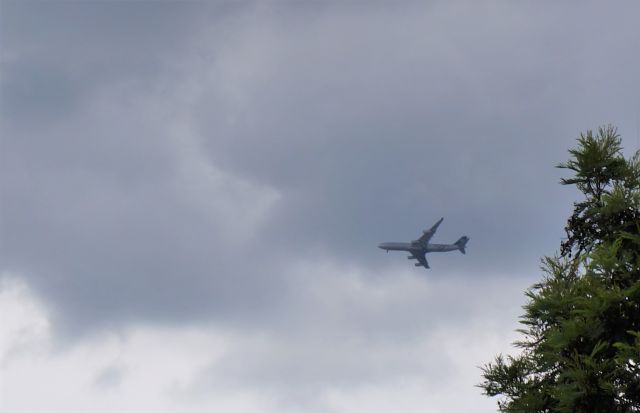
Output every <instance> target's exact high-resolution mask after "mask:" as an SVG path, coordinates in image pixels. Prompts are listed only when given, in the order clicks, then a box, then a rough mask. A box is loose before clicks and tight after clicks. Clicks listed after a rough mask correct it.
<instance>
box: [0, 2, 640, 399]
mask: <svg viewBox="0 0 640 413" xmlns="http://www.w3.org/2000/svg"><path fill="white" fill-rule="evenodd" d="M637 7H638V6H636V5H635V3H626V4H625V3H620V4H618V5H617V6H611V5H608V6H607V7H604V6H603V7H600V6H599V5H597V4H596V3H592V4H590V5H587V6H581V7H580V8H577V7H574V6H569V5H562V6H558V5H554V6H548V8H545V9H539V8H538V7H533V6H528V5H522V4H519V5H516V4H508V5H506V4H503V3H493V4H481V5H480V4H475V3H468V4H465V3H459V4H455V5H452V4H450V3H444V2H441V3H439V2H435V3H430V4H429V5H423V4H419V3H406V4H404V5H403V6H400V7H391V6H389V5H384V4H378V5H376V6H367V7H364V6H363V5H355V4H352V5H348V6H346V5H338V4H333V5H313V6H303V5H297V4H296V5H294V4H293V3H278V2H274V3H269V4H264V3H260V4H253V3H228V4H226V5H224V6H220V5H216V4H208V3H195V2H193V3H191V2H190V3H183V2H173V3H172V2H168V3H167V2H162V3H156V2H154V3H147V2H133V3H131V2H115V3H114V2H108V3H107V2H104V3H77V2H52V3H44V2H37V3H35V2H34V3H28V4H21V3H18V2H8V3H7V5H5V4H3V13H2V23H3V24H2V38H3V52H4V53H3V61H2V65H3V67H2V99H3V111H2V117H3V125H2V135H3V142H2V146H3V161H2V166H1V168H2V170H1V174H2V178H1V184H2V187H1V191H2V227H3V230H2V232H3V248H2V250H3V251H2V254H3V267H4V270H5V271H6V272H7V273H12V274H17V275H18V276H20V277H22V278H24V279H25V280H27V282H28V283H29V285H30V286H31V287H32V288H33V289H34V291H35V292H36V293H37V294H38V295H39V297H40V298H41V299H43V300H44V302H45V303H46V304H47V305H48V307H49V309H50V310H51V311H52V312H53V314H54V315H55V326H56V328H57V329H58V330H57V331H58V332H59V334H60V335H63V336H64V334H63V333H68V334H71V335H72V336H73V335H74V334H80V333H87V332H89V331H95V330H98V329H102V328H114V327H121V326H122V325H127V324H145V323H157V324H181V325H183V324H202V325H208V324H207V323H210V322H213V323H214V324H216V325H225V326H226V327H227V328H230V329H237V330H238V331H241V332H242V333H246V334H248V337H250V338H249V339H246V341H241V342H240V345H239V347H238V350H237V351H236V352H231V353H229V354H227V355H226V358H224V359H222V360H219V361H217V362H215V363H213V364H212V365H211V366H210V368H209V369H208V370H206V371H204V372H203V374H202V377H201V383H204V384H201V385H203V386H205V387H206V386H210V385H212V383H213V384H214V385H217V384H219V382H217V381H216V380H220V377H219V376H217V373H216V372H218V371H220V369H223V370H224V371H226V372H228V374H227V376H226V379H225V380H224V382H225V383H227V384H228V383H232V384H233V383H241V384H242V385H243V386H244V385H247V386H259V385H260V384H261V383H270V384H273V388H274V389H276V390H274V391H276V392H278V393H279V394H281V395H282V394H284V395H288V396H290V397H300V398H302V399H307V397H306V396H305V395H306V394H307V392H308V391H311V392H314V391H317V390H318V389H325V388H326V387H327V386H329V387H330V386H342V387H348V386H349V385H353V386H356V387H357V385H358V383H364V382H367V381H368V380H374V381H375V380H376V378H379V377H381V376H384V375H386V374H391V375H395V376H396V377H398V378H401V377H403V376H411V375H415V374H418V375H419V374H425V375H428V374H440V373H433V371H435V370H438V371H442V374H443V375H446V371H447V366H450V363H449V364H447V363H444V365H439V364H438V363H437V360H432V361H433V364H432V365H429V366H425V365H419V366H418V367H417V368H416V367H415V366H413V365H412V360H413V359H414V358H415V356H416V355H415V354H414V353H411V352H409V353H408V354H405V355H400V354H398V353H394V352H393V351H391V350H389V349H393V348H394V347H393V343H394V342H396V341H397V340H407V341H408V342H411V340H419V339H421V338H424V337H429V334H430V332H432V331H436V330H437V328H439V327H442V326H443V325H446V324H450V325H452V326H460V328H467V327H469V328H470V326H473V325H474V321H475V319H474V315H475V314H478V313H482V314H489V316H483V318H482V320H487V319H491V318H492V317H493V316H494V315H495V316H496V317H498V315H499V314H500V310H504V308H505V307H501V306H507V305H508V306H509V307H508V308H510V309H512V308H514V307H517V305H518V304H514V302H513V301H511V300H512V299H511V298H505V297H503V293H504V289H505V288H507V287H504V285H506V284H505V283H506V281H505V277H507V276H511V277H513V279H515V280H514V281H512V282H513V283H515V284H517V285H522V288H525V287H526V286H527V285H528V284H530V283H532V282H533V281H535V280H536V278H537V276H538V275H537V274H538V270H537V267H538V259H539V257H540V256H541V255H543V254H551V253H553V252H554V249H555V248H557V245H559V241H560V240H559V238H560V237H561V236H562V235H563V233H562V226H563V224H564V220H565V217H566V216H567V215H568V213H569V211H570V208H571V201H572V200H573V199H574V197H575V196H576V194H575V193H574V192H573V191H571V190H569V189H567V188H561V187H560V186H559V185H558V184H557V181H558V178H559V176H560V172H559V171H557V170H555V169H554V168H553V166H554V165H555V164H557V163H558V162H561V161H564V160H565V159H566V157H567V152H566V150H567V149H568V148H569V147H571V146H572V145H573V144H574V138H575V137H576V136H577V133H578V132H579V130H581V129H585V128H588V127H597V126H598V125H600V124H602V123H607V122H612V123H614V124H617V125H619V126H620V128H621V132H622V133H623V134H624V135H625V136H627V137H629V136H630V137H631V139H627V140H626V141H625V143H626V144H627V145H628V146H629V145H631V146H632V145H633V142H634V141H633V136H635V134H636V131H635V130H634V127H635V121H636V120H637V108H638V106H637V105H638V102H637V100H634V99H637V98H636V96H637V95H638V86H637V85H638V83H637V75H636V74H637V73H639V72H640V67H639V66H640V59H639V58H638V56H637V53H634V52H635V51H636V50H637V46H638V44H637V42H638V40H637V39H638V38H639V36H638V29H637V27H636V24H635V21H634V20H633V17H634V16H636V15H637V13H634V11H637ZM605 22H609V23H608V24H604V23H605ZM603 27H604V28H603ZM595 28H598V29H597V30H596V29H595ZM5 39H6V40H5ZM440 216H445V217H446V219H445V222H444V223H443V225H442V227H441V228H440V230H439V232H438V235H437V239H438V240H442V241H452V240H455V239H456V238H457V237H458V236H460V235H462V234H467V235H469V236H470V237H471V241H470V244H469V252H468V254H467V255H466V256H460V255H453V254H449V255H440V256H435V255H434V256H433V257H432V258H430V261H431V263H432V267H433V269H432V270H430V271H429V272H424V271H415V272H414V271H413V268H406V266H407V265H408V263H407V260H406V259H405V258H404V257H403V256H402V254H398V255H391V254H389V255H386V254H383V253H382V252H381V251H380V250H378V249H376V248H375V245H376V244H377V243H378V242H381V241H387V240H388V241H391V240H403V239H411V238H414V237H415V236H417V235H418V234H419V231H420V230H421V229H423V227H426V226H429V225H431V224H432V223H433V222H434V221H435V220H436V219H437V218H439V217H440ZM327 263H328V264H327ZM354 271H355V272H356V273H357V274H358V276H353V275H352V273H353V272H354ZM403 271H406V272H403ZM406 274H412V275H411V277H412V278H407V277H409V276H408V275H406ZM407 280H409V281H407ZM354 283H355V284H354ZM358 283H360V284H358ZM358 285H361V286H363V287H362V288H358ZM365 287H366V288H365ZM394 288H395V290H394ZM508 288H509V291H513V290H518V289H519V288H518V287H514V286H513V285H510V286H509V287H508ZM372 291H373V292H372ZM414 291H417V293H415V294H414V295H412V292H414ZM381 297H382V298H381ZM517 299H519V297H515V298H513V300H517ZM452 301H454V302H452ZM484 305H487V306H490V308H489V309H488V310H487V309H486V308H484V307H483V306H484ZM492 305H495V306H497V307H495V308H494V307H491V306H492ZM509 328H511V327H509ZM253 334H255V335H253ZM256 337H258V338H259V337H266V338H265V341H264V344H265V347H264V348H262V347H260V343H261V342H260V341H259V340H258V339H256ZM254 339H256V340H257V341H254ZM361 345H367V346H371V347H370V348H369V349H368V350H367V351H365V352H363V353H362V354H360V353H359V352H360V348H361ZM414 348H415V347H414ZM386 351H389V353H385V352H386ZM399 351H401V350H399ZM316 357H317V359H314V358H316ZM312 359H314V360H312ZM245 361H246V366H244V367H242V366H240V367H239V365H240V363H241V362H245ZM302 362H308V364H306V365H305V366H306V368H305V369H299V368H298V366H299V364H300V363H302ZM116 373H117V372H116ZM116 373H109V371H108V370H107V371H106V373H105V374H106V376H104V377H106V378H104V379H103V380H102V379H100V378H98V382H102V381H104V380H106V381H107V382H109V380H110V379H109V377H111V378H113V377H115V376H117V374H116ZM110 374H111V376H110ZM114 374H115V376H114ZM101 377H102V376H101ZM434 377H435V376H434ZM116 381H117V380H116ZM256 382H258V383H257V384H256ZM247 383H248V384H247ZM292 383H298V384H297V385H298V387H297V388H296V390H295V391H292V392H291V393H288V392H287V390H286V389H287V388H288V387H289V386H291V385H292ZM197 385H198V384H195V386H196V387H197ZM309 389H311V390H309Z"/></svg>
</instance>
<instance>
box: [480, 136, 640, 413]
mask: <svg viewBox="0 0 640 413" xmlns="http://www.w3.org/2000/svg"><path fill="white" fill-rule="evenodd" d="M569 153H570V154H571V158H570V160H569V161H568V162H567V163H565V164H561V165H559V167H560V168H565V169H567V170H569V171H572V172H573V175H574V176H573V177H572V178H568V179H563V180H562V183H563V184H565V185H575V186H576V187H577V188H578V189H579V190H580V191H581V192H582V193H583V194H584V197H585V199H584V200H583V201H581V202H576V203H575V204H574V207H575V208H574V211H573V214H572V216H571V217H570V218H569V220H568V222H567V226H566V228H565V231H566V233H567V239H566V241H564V242H562V244H561V246H560V254H559V256H554V257H545V258H544V259H543V262H542V270H543V271H544V274H545V275H544V278H543V279H542V281H541V282H540V283H537V284H535V285H533V286H532V287H531V288H529V289H528V290H527V291H526V293H525V295H526V297H527V298H528V302H527V304H526V305H525V306H524V307H523V309H524V311H525V313H524V315H523V316H521V320H520V323H521V324H522V325H523V328H522V329H520V330H518V331H519V332H520V333H522V334H523V339H522V340H521V341H518V342H516V343H515V345H516V346H517V347H519V348H520V352H519V354H518V355H515V356H507V357H504V356H502V355H499V356H497V357H496V359H495V361H494V362H492V363H489V364H487V365H485V366H484V367H483V368H482V376H483V378H484V380H483V381H482V383H481V384H480V385H479V387H481V388H483V389H484V393H485V394H487V395H488V396H499V399H498V408H499V410H500V411H501V412H548V413H555V412H571V413H586V412H603V413H604V412H606V413H617V412H625V413H628V412H640V151H638V152H636V154H635V156H633V157H632V158H630V159H625V158H624V156H623V155H622V152H621V140H620V137H619V135H618V134H617V132H616V129H615V128H613V127H611V126H608V127H604V128H600V129H599V130H598V132H597V134H594V133H593V132H592V131H588V132H587V133H585V134H581V135H580V138H579V139H578V145H577V148H576V149H572V150H570V151H569Z"/></svg>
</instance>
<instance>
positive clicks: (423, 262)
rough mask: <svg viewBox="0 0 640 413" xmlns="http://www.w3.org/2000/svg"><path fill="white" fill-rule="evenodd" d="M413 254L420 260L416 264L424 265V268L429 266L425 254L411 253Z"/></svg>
mask: <svg viewBox="0 0 640 413" xmlns="http://www.w3.org/2000/svg"><path fill="white" fill-rule="evenodd" d="M411 255H412V256H413V257H414V258H415V259H416V260H418V264H416V266H419V265H421V266H423V267H424V268H429V263H428V262H427V259H426V258H425V257H424V254H414V253H411Z"/></svg>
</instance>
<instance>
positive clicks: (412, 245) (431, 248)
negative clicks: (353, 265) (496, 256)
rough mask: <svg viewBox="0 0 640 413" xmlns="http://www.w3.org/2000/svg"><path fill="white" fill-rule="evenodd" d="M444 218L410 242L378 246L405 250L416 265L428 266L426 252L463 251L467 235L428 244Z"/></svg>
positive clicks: (390, 249) (391, 249)
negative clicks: (449, 240) (448, 240)
mask: <svg viewBox="0 0 640 413" xmlns="http://www.w3.org/2000/svg"><path fill="white" fill-rule="evenodd" d="M442 220H444V218H440V219H439V220H438V222H436V223H435V224H434V225H433V226H432V227H431V228H430V229H427V230H425V231H422V235H421V236H420V238H418V239H417V240H414V241H411V242H383V243H382V244H380V245H378V248H381V249H383V250H386V251H387V252H389V251H407V252H408V253H409V254H411V255H409V256H408V257H407V258H408V259H410V260H417V261H418V262H416V264H415V266H416V267H424V268H429V263H428V262H427V259H426V258H425V254H426V253H428V252H446V251H455V250H459V251H460V252H461V253H463V254H464V253H465V250H464V248H465V246H466V245H467V241H469V237H467V236H463V237H460V239H459V240H457V241H456V242H454V243H453V244H430V243H429V240H430V239H431V237H433V234H435V233H436V230H437V229H438V226H439V225H440V223H441V222H442Z"/></svg>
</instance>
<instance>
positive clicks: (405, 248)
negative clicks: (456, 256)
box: [378, 242, 459, 254]
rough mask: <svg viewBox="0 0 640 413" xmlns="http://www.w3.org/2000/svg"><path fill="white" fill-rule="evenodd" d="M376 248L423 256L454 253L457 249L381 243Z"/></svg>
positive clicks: (453, 247) (450, 245)
mask: <svg viewBox="0 0 640 413" xmlns="http://www.w3.org/2000/svg"><path fill="white" fill-rule="evenodd" d="M378 248H380V249H383V250H386V251H408V252H416V253H422V254H425V253H427V252H447V251H455V250H457V249H459V248H458V246H457V245H454V244H427V246H426V247H425V246H424V245H421V244H419V243H413V242H383V243H382V244H380V245H378Z"/></svg>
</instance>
